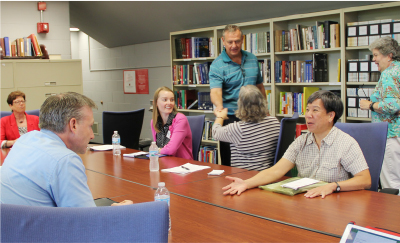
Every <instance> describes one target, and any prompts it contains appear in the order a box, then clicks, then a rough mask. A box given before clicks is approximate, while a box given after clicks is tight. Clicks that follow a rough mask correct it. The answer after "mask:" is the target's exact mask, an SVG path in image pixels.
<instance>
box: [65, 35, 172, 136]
mask: <svg viewBox="0 0 400 243" xmlns="http://www.w3.org/2000/svg"><path fill="white" fill-rule="evenodd" d="M89 42H90V52H89ZM71 46H72V47H73V49H76V48H78V50H79V51H78V53H77V55H78V56H75V55H76V54H75V53H76V52H75V51H76V50H74V51H72V59H82V72H83V92H84V94H85V95H87V96H88V97H90V98H91V99H93V100H94V101H95V102H96V104H97V106H98V110H97V111H94V119H95V121H96V122H98V123H99V135H96V136H95V139H93V140H92V142H97V143H102V141H103V137H102V136H103V135H102V129H103V128H102V112H103V111H106V110H107V111H129V110H137V109H141V108H145V109H146V110H145V117H144V121H143V128H142V133H141V138H151V137H152V136H151V130H150V120H151V116H152V113H151V112H150V111H149V108H150V100H152V99H153V94H154V92H155V90H156V89H157V88H158V87H160V86H168V87H170V86H171V78H170V77H171V71H170V65H171V64H170V61H169V56H170V48H169V40H165V41H158V42H151V43H144V44H137V45H129V46H122V47H115V48H107V47H105V46H103V45H102V44H100V43H98V42H97V41H96V40H94V39H92V38H90V37H89V36H88V35H86V34H85V33H83V32H71ZM89 53H90V56H91V58H89ZM90 65H91V66H92V70H91V69H90ZM124 69H148V71H149V94H148V95H147V94H124V91H123V70H124Z"/></svg>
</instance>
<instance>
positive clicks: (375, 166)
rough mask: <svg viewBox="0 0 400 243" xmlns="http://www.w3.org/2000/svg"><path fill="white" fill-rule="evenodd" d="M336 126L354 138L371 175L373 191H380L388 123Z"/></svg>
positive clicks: (340, 124) (337, 124) (343, 124)
mask: <svg viewBox="0 0 400 243" xmlns="http://www.w3.org/2000/svg"><path fill="white" fill-rule="evenodd" d="M335 126H336V127H337V128H339V129H340V130H342V131H343V132H345V133H347V134H349V135H350V136H352V137H353V138H354V139H355V140H356V141H357V142H358V144H359V145H360V148H361V150H362V152H363V154H364V157H365V160H366V161H367V164H368V167H369V172H370V173H371V188H370V189H369V190H371V191H378V187H379V176H380V174H381V169H382V163H383V157H384V156H385V149H386V136H387V132H388V123H387V122H378V123H336V124H335Z"/></svg>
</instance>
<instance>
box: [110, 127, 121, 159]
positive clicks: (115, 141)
mask: <svg viewBox="0 0 400 243" xmlns="http://www.w3.org/2000/svg"><path fill="white" fill-rule="evenodd" d="M120 144H121V138H120V136H119V134H118V131H114V134H113V135H112V145H113V154H114V155H121V148H120Z"/></svg>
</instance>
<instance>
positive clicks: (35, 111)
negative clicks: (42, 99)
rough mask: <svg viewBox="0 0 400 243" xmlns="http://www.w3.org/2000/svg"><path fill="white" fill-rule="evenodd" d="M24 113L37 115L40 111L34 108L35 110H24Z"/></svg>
mask: <svg viewBox="0 0 400 243" xmlns="http://www.w3.org/2000/svg"><path fill="white" fill-rule="evenodd" d="M26 114H28V115H35V116H39V114H40V113H39V109H36V110H30V111H26Z"/></svg>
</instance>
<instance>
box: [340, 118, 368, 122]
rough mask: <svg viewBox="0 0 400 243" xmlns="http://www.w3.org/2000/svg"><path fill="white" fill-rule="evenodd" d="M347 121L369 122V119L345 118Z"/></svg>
mask: <svg viewBox="0 0 400 243" xmlns="http://www.w3.org/2000/svg"><path fill="white" fill-rule="evenodd" d="M346 119H347V120H349V121H369V122H370V121H371V118H364V117H347V118H346Z"/></svg>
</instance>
